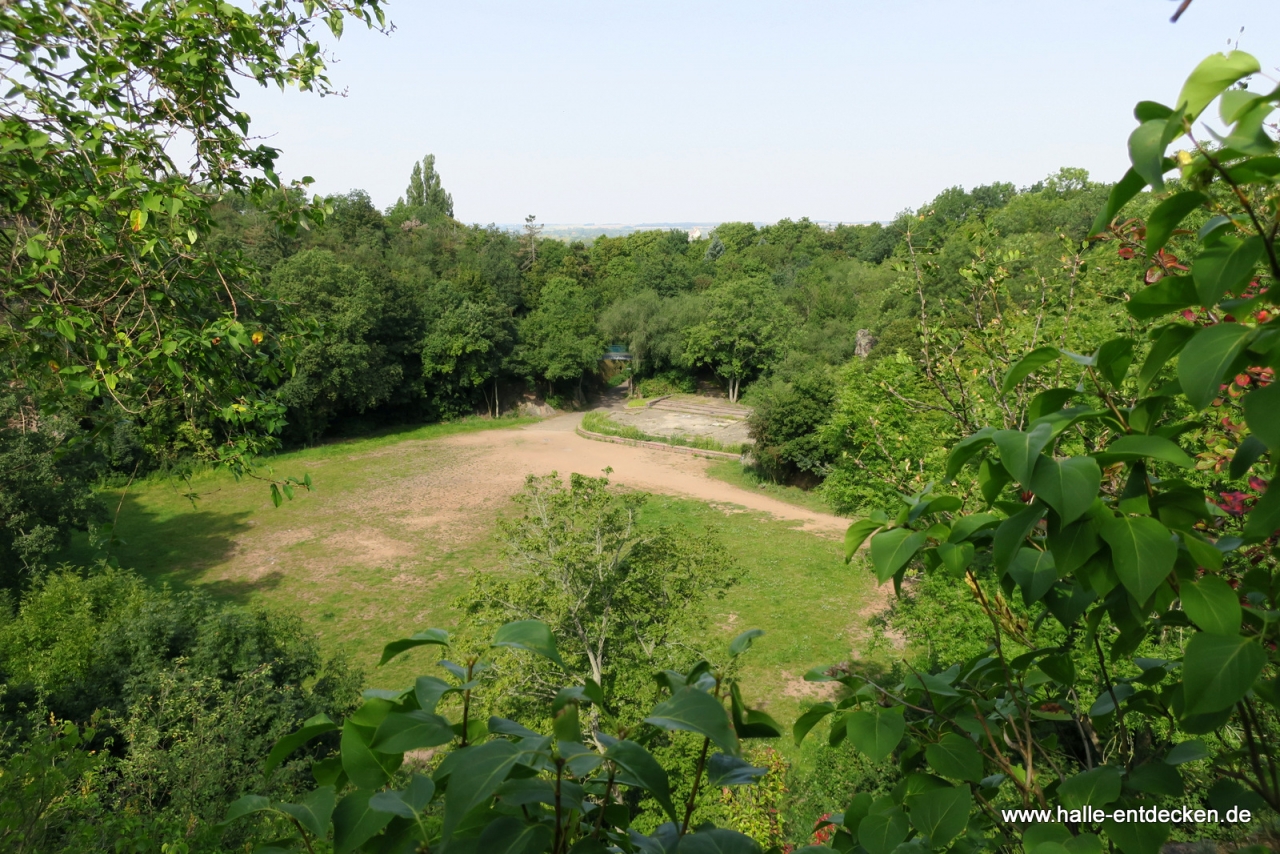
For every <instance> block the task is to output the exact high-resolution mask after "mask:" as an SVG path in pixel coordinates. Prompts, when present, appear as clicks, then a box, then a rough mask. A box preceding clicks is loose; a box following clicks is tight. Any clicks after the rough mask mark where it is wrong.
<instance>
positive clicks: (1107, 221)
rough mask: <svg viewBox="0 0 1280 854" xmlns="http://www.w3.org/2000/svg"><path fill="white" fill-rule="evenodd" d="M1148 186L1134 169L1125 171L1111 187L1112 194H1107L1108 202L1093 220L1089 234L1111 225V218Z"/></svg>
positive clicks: (1102, 230)
mask: <svg viewBox="0 0 1280 854" xmlns="http://www.w3.org/2000/svg"><path fill="white" fill-rule="evenodd" d="M1145 186H1147V182H1146V181H1145V180H1144V179H1143V178H1142V176H1141V175H1139V174H1138V173H1137V172H1135V171H1134V170H1132V169H1130V170H1129V171H1127V172H1125V173H1124V177H1123V178H1121V179H1120V180H1119V181H1118V182H1116V185H1115V186H1114V187H1112V188H1111V193H1110V195H1108V196H1107V204H1106V207H1104V208H1103V209H1102V210H1101V211H1100V212H1099V213H1098V218H1097V219H1095V220H1094V221H1093V225H1092V226H1090V228H1089V236H1090V237H1093V236H1094V235H1095V234H1101V233H1102V232H1104V231H1106V230H1107V228H1108V227H1109V226H1110V225H1111V220H1113V219H1115V217H1116V214H1118V213H1120V209H1121V208H1123V207H1124V206H1125V205H1126V204H1128V203H1129V200H1130V199H1132V198H1133V197H1134V196H1136V195H1138V193H1141V192H1142V188H1143V187H1145Z"/></svg>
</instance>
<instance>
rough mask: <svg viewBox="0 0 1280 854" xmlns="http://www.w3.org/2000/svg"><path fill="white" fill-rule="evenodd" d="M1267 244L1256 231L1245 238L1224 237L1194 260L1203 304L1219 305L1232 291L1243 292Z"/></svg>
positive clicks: (1207, 247)
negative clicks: (1251, 235)
mask: <svg viewBox="0 0 1280 854" xmlns="http://www.w3.org/2000/svg"><path fill="white" fill-rule="evenodd" d="M1264 248H1265V244H1264V243H1263V241H1262V238H1261V237H1257V236H1256V235H1255V236H1254V237H1250V238H1247V239H1245V240H1239V239H1237V238H1234V237H1230V238H1224V239H1222V240H1220V241H1219V242H1217V243H1215V244H1213V245H1212V246H1206V247H1205V248H1204V249H1203V250H1202V251H1201V253H1200V254H1199V255H1198V256H1196V259H1195V260H1194V261H1192V262H1191V277H1192V278H1193V279H1195V281H1196V293H1197V294H1198V295H1199V297H1200V304H1201V305H1206V306H1211V305H1217V304H1218V301H1219V300H1220V299H1222V297H1223V296H1224V295H1226V294H1228V293H1233V294H1236V295H1237V296H1239V294H1240V293H1241V291H1243V290H1244V287H1245V285H1247V284H1249V280H1250V279H1252V278H1253V275H1254V270H1255V268H1256V267H1257V266H1258V262H1259V261H1261V260H1262V254H1263V251H1264Z"/></svg>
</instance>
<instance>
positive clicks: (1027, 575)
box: [1009, 548, 1058, 605]
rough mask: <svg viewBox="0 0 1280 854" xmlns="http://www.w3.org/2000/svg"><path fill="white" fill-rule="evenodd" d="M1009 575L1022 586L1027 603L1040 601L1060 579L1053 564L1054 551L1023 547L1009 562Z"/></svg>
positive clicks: (1024, 599) (1023, 597) (1024, 600)
mask: <svg viewBox="0 0 1280 854" xmlns="http://www.w3.org/2000/svg"><path fill="white" fill-rule="evenodd" d="M1009 575H1011V576H1012V577H1013V580H1014V581H1015V582H1017V584H1018V587H1020V588H1022V601H1023V602H1024V603H1026V604H1027V605H1030V604H1031V603H1033V602H1039V601H1040V600H1041V599H1043V598H1044V595H1045V594H1046V593H1048V592H1049V588H1050V587H1052V586H1053V582H1055V581H1057V580H1058V570H1057V569H1056V568H1055V567H1054V564H1053V553H1052V552H1047V551H1046V552H1042V551H1040V550H1038V549H1030V548H1022V549H1019V550H1018V554H1017V556H1016V557H1014V559H1013V562H1012V563H1011V564H1009Z"/></svg>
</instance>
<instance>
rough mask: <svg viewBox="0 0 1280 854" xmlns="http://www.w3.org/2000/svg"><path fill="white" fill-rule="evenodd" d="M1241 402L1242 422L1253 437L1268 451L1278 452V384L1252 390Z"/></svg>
mask: <svg viewBox="0 0 1280 854" xmlns="http://www.w3.org/2000/svg"><path fill="white" fill-rule="evenodd" d="M1242 402H1243V404H1244V420H1245V423H1246V424H1248V425H1249V429H1250V430H1251V431H1253V435H1255V436H1257V437H1258V438H1259V439H1260V440H1262V442H1263V444H1265V445H1266V446H1267V447H1268V448H1269V449H1271V450H1273V451H1275V450H1280V383H1271V384H1270V385H1267V386H1264V387H1263V388H1258V389H1254V390H1253V391H1251V392H1249V393H1248V394H1246V395H1245V396H1244V400H1243V401H1242Z"/></svg>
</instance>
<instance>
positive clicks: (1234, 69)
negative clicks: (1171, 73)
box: [1177, 50, 1262, 122]
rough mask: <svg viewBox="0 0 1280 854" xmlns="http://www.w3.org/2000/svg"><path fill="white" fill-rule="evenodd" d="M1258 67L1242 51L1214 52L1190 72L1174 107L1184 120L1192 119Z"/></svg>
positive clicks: (1257, 70)
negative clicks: (1182, 115) (1184, 117)
mask: <svg viewBox="0 0 1280 854" xmlns="http://www.w3.org/2000/svg"><path fill="white" fill-rule="evenodd" d="M1261 68H1262V67H1261V66H1260V65H1259V64H1258V60H1256V59H1254V58H1253V57H1252V56H1250V55H1249V54H1247V53H1245V52H1244V51H1239V50H1233V51H1231V52H1230V53H1228V54H1221V53H1215V54H1214V55H1213V56H1210V57H1207V58H1206V59H1205V60H1204V61H1203V62H1201V63H1200V64H1199V65H1197V66H1196V68H1195V70H1194V71H1192V72H1191V76H1190V77H1188V78H1187V82H1186V83H1184V84H1183V86H1182V92H1181V93H1179V95H1178V101H1177V108H1178V109H1180V110H1182V111H1183V113H1184V115H1185V116H1186V120H1187V121H1188V122H1194V121H1195V120H1196V119H1197V118H1198V117H1199V116H1200V113H1202V112H1204V108H1205V107H1207V106H1209V104H1211V103H1213V99H1214V98H1216V97H1218V96H1219V95H1221V94H1222V93H1223V92H1225V91H1226V90H1227V88H1228V87H1230V86H1231V85H1232V84H1234V83H1236V82H1238V81H1239V80H1242V79H1243V78H1245V77H1248V76H1249V75H1250V74H1257V73H1258V72H1259V71H1260V70H1261Z"/></svg>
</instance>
